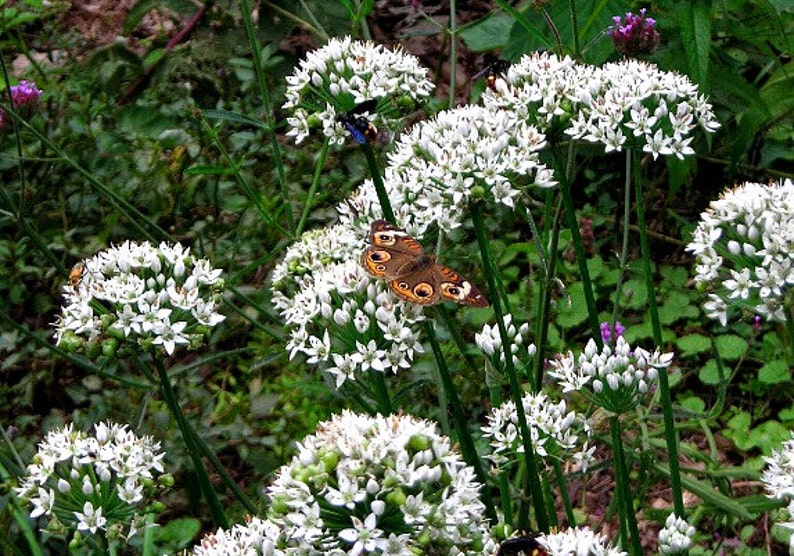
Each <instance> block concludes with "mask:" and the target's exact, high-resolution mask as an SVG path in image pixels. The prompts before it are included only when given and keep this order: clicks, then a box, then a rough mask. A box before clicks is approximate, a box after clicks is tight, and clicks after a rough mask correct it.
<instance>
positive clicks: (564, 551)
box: [537, 527, 626, 556]
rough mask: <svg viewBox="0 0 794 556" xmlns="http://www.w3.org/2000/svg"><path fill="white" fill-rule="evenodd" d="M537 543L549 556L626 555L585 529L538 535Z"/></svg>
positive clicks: (601, 537)
mask: <svg viewBox="0 0 794 556" xmlns="http://www.w3.org/2000/svg"><path fill="white" fill-rule="evenodd" d="M537 541H538V542H539V543H540V544H541V545H542V546H543V547H544V548H545V549H546V552H548V553H549V555H550V556H571V555H578V554H587V555H588V556H625V555H626V553H625V552H623V551H622V550H619V549H617V548H615V547H613V546H611V545H610V544H609V542H608V541H607V539H606V538H605V537H603V536H601V535H597V534H595V533H594V532H593V531H591V530H590V529H589V528H587V527H576V528H575V529H566V530H565V531H560V532H559V533H549V534H544V535H539V536H538V537H537Z"/></svg>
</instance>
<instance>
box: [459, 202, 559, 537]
mask: <svg viewBox="0 0 794 556" xmlns="http://www.w3.org/2000/svg"><path fill="white" fill-rule="evenodd" d="M471 212H472V220H473V222H474V230H475V232H476V234H477V245H478V246H479V248H480V256H481V257H482V261H483V266H484V268H485V277H486V279H487V280H488V287H489V289H490V291H491V304H492V305H493V310H494V316H495V318H496V324H497V326H498V328H499V337H500V338H501V340H502V349H503V350H504V352H505V371H506V372H507V376H508V380H509V382H510V393H511V395H512V398H513V403H515V406H516V414H517V415H518V427H519V430H520V431H521V438H522V441H523V445H524V463H525V466H526V471H527V483H528V489H529V494H530V496H531V498H532V505H533V508H534V509H535V519H536V520H537V522H538V529H540V530H541V531H544V532H545V531H548V530H549V519H548V516H547V514H546V506H545V504H544V498H543V490H542V488H541V484H540V473H539V471H538V465H537V463H536V462H535V450H534V448H533V447H532V437H531V436H530V433H529V426H528V425H527V417H526V415H525V414H524V411H523V408H524V404H523V401H522V397H523V392H522V390H521V387H520V386H519V384H518V375H517V373H516V369H515V365H513V358H512V357H511V354H510V338H509V336H508V335H507V328H506V327H505V323H504V319H505V314H504V313H503V311H502V299H504V298H505V297H506V292H505V291H504V288H503V287H500V286H501V280H498V279H497V278H498V276H497V275H498V272H499V271H498V269H497V268H496V263H495V262H494V260H493V257H492V256H491V251H490V243H491V242H490V239H489V238H488V235H487V231H486V230H485V224H484V223H483V217H482V205H481V204H480V203H475V204H473V205H472V211H471ZM518 520H519V522H518V526H519V528H521V529H528V525H529V523H528V507H527V504H526V502H525V501H524V502H522V504H521V507H520V508H519V514H518Z"/></svg>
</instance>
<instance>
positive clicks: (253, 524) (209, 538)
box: [190, 516, 287, 556]
mask: <svg viewBox="0 0 794 556" xmlns="http://www.w3.org/2000/svg"><path fill="white" fill-rule="evenodd" d="M280 534H281V528H280V527H279V526H278V525H276V524H275V523H273V522H271V521H268V520H264V519H260V518H258V517H254V516H249V517H248V518H247V519H246V522H245V523H244V524H239V523H238V524H236V525H234V526H233V527H232V528H231V529H230V530H229V531H226V530H225V529H218V530H217V531H216V532H214V533H210V534H207V535H206V536H205V537H204V538H203V539H201V543H199V544H198V545H196V546H194V547H193V550H192V551H191V552H190V553H191V554H193V555H194V556H238V555H239V556H283V555H284V554H287V553H286V552H285V551H283V550H279V549H277V548H276V544H277V543H278V539H279V536H280Z"/></svg>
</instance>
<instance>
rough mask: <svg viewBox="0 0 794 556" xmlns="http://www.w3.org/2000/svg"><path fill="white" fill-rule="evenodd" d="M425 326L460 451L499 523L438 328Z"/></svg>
mask: <svg viewBox="0 0 794 556" xmlns="http://www.w3.org/2000/svg"><path fill="white" fill-rule="evenodd" d="M422 324H423V328H424V330H425V335H426V336H427V339H428V341H429V342H430V349H432V350H433V356H434V357H435V359H436V366H437V367H438V374H439V376H440V377H441V387H442V388H443V389H444V393H445V394H446V396H447V399H448V400H449V404H450V405H451V406H452V418H453V420H454V421H455V430H456V431H457V433H458V442H460V452H461V455H463V459H464V461H465V462H466V463H468V464H469V465H471V466H472V468H474V474H475V475H476V476H477V481H479V483H480V484H481V485H482V490H481V491H480V493H481V495H482V499H483V503H484V504H485V513H486V514H487V515H488V519H490V520H491V522H492V523H494V524H495V523H497V517H496V509H495V508H494V505H493V499H492V498H491V491H490V489H489V488H488V477H487V475H486V474H485V470H484V469H483V466H482V459H481V458H480V456H479V454H477V449H476V448H475V447H474V440H473V439H472V437H471V432H470V431H469V427H468V426H467V420H466V415H465V414H464V412H463V406H462V405H461V403H460V398H459V397H458V392H457V391H456V390H455V383H454V382H453V381H452V375H450V374H449V368H448V367H447V361H446V359H444V354H443V353H442V351H441V346H440V345H439V343H438V338H436V329H435V327H434V324H433V321H432V320H429V319H428V320H426V321H424V323H422Z"/></svg>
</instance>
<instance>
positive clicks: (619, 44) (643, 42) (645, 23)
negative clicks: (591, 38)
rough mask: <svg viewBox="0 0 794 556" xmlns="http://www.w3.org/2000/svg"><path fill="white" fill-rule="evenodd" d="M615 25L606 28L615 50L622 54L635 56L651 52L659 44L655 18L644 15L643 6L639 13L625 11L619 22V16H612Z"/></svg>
mask: <svg viewBox="0 0 794 556" xmlns="http://www.w3.org/2000/svg"><path fill="white" fill-rule="evenodd" d="M612 20H613V21H614V22H615V25H614V26H612V27H610V28H609V29H608V30H607V33H608V34H609V36H610V37H612V42H613V44H614V45H615V50H617V51H618V52H620V53H621V54H622V55H624V56H631V57H637V56H641V55H643V54H653V53H654V52H655V51H656V47H658V46H659V32H658V31H657V30H656V20H655V19H653V18H650V17H645V8H643V9H641V10H640V14H639V15H634V14H632V13H631V12H626V18H625V20H624V21H622V22H621V18H620V16H617V15H616V16H615V17H613V18H612Z"/></svg>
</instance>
